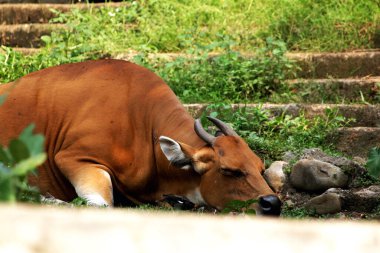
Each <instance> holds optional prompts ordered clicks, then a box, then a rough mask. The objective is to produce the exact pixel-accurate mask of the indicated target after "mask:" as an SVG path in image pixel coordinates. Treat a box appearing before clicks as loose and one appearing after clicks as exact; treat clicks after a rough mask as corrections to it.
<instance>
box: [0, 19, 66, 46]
mask: <svg viewBox="0 0 380 253" xmlns="http://www.w3.org/2000/svg"><path fill="white" fill-rule="evenodd" d="M62 28H64V25H63V24H20V25H0V44H1V45H4V46H9V47H31V48H34V47H40V46H41V45H42V41H41V40H40V38H41V36H43V35H49V34H50V33H51V32H52V31H55V30H57V29H62Z"/></svg>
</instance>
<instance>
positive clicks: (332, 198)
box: [305, 193, 342, 214]
mask: <svg viewBox="0 0 380 253" xmlns="http://www.w3.org/2000/svg"><path fill="white" fill-rule="evenodd" d="M305 208H306V209H308V210H311V211H315V212H316V213H317V214H334V213H338V212H340V211H341V210H342V204H341V200H340V196H339V195H338V194H336V193H324V194H322V195H319V196H317V197H314V198H312V199H310V200H309V201H308V202H307V203H306V204H305Z"/></svg>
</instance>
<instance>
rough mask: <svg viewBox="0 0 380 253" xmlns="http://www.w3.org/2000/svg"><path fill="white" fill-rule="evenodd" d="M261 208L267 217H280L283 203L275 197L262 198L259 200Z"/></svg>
mask: <svg viewBox="0 0 380 253" xmlns="http://www.w3.org/2000/svg"><path fill="white" fill-rule="evenodd" d="M259 205H260V208H261V210H262V212H263V214H265V215H276V216H278V215H280V213H281V201H280V199H279V198H278V197H277V196H275V195H267V196H262V197H261V198H260V199H259Z"/></svg>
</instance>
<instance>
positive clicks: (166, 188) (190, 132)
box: [152, 97, 205, 197]
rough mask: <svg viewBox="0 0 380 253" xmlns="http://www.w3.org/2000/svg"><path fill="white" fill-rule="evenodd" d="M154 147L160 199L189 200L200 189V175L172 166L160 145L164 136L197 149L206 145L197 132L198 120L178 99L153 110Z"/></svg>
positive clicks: (173, 99) (171, 99) (157, 195)
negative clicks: (168, 196)
mask: <svg viewBox="0 0 380 253" xmlns="http://www.w3.org/2000/svg"><path fill="white" fill-rule="evenodd" d="M153 113H155V115H154V117H153V118H154V119H155V121H154V123H153V129H152V130H153V139H154V141H153V143H154V152H155V159H156V166H157V172H158V178H159V186H158V189H157V192H156V197H159V196H160V195H162V194H177V195H182V196H189V194H190V195H191V194H194V192H197V191H196V190H197V189H199V184H200V175H199V174H197V173H196V172H195V171H194V170H192V169H189V170H184V169H181V168H176V167H174V166H172V165H170V164H169V161H168V160H167V158H166V157H165V155H164V154H163V152H162V151H161V148H160V144H159V140H158V139H159V137H160V136H167V137H169V138H171V139H173V140H175V141H177V142H181V143H185V144H187V145H190V146H192V147H194V148H200V147H202V146H204V145H205V142H204V141H203V140H202V139H200V138H199V137H198V135H197V134H196V133H195V130H194V119H193V118H192V117H191V115H190V114H189V113H188V112H187V111H186V109H185V108H184V107H183V106H182V104H180V102H179V101H178V100H177V98H172V97H169V99H167V100H165V102H164V101H163V103H160V105H158V106H157V107H155V109H154V110H153Z"/></svg>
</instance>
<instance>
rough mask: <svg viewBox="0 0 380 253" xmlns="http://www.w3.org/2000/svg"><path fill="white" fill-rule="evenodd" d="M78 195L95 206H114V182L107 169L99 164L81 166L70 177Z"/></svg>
mask: <svg viewBox="0 0 380 253" xmlns="http://www.w3.org/2000/svg"><path fill="white" fill-rule="evenodd" d="M69 180H70V182H71V183H72V185H73V186H74V188H75V191H76V192H77V194H78V196H79V197H81V198H84V199H85V200H86V201H87V204H89V205H93V206H112V205H113V194H112V182H111V177H110V175H109V174H108V172H107V171H105V170H103V169H101V168H98V167H97V166H88V167H85V168H81V169H80V170H78V171H77V173H75V175H73V176H71V178H70V179H69Z"/></svg>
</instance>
